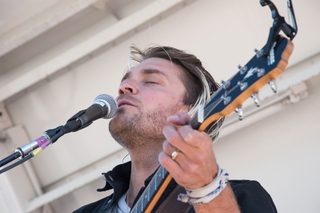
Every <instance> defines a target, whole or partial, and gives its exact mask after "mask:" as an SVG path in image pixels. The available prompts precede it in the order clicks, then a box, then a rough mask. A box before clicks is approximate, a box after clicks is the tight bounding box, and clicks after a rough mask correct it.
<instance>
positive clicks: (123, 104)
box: [118, 99, 135, 107]
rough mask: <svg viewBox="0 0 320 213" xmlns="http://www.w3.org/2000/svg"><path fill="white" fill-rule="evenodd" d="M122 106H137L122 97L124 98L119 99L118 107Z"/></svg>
mask: <svg viewBox="0 0 320 213" xmlns="http://www.w3.org/2000/svg"><path fill="white" fill-rule="evenodd" d="M121 106H133V107H135V105H134V104H133V103H131V102H130V101H128V100H125V99H122V100H120V101H118V107H121Z"/></svg>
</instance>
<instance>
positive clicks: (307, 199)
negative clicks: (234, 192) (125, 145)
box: [0, 0, 320, 212]
mask: <svg viewBox="0 0 320 213" xmlns="http://www.w3.org/2000/svg"><path fill="white" fill-rule="evenodd" d="M274 2H275V3H276V5H277V6H278V9H279V11H280V9H281V11H280V12H281V14H282V15H285V16H286V10H284V9H283V8H284V6H285V2H283V1H280V0H277V1H274ZM293 3H294V6H295V10H296V16H297V20H298V24H299V22H300V23H304V25H299V33H298V36H297V37H296V39H295V40H294V43H295V50H294V53H293V55H292V57H291V59H290V61H289V62H290V66H293V65H294V64H297V63H298V62H301V61H308V58H310V57H311V56H313V55H315V54H317V53H319V50H320V41H319V40H318V39H317V38H318V37H317V36H318V35H319V34H320V32H319V28H317V27H315V23H314V22H312V18H310V17H313V16H314V17H319V15H317V11H318V9H319V8H320V2H319V1H311V0H309V1H308V3H306V1H302V0H300V1H298V0H296V1H294V2H293ZM305 10H308V12H307V13H308V14H309V17H306V16H303V15H302V14H305ZM271 23H272V19H271V13H270V10H269V8H262V7H261V6H260V4H259V1H249V0H247V1H241V2H239V1H235V0H234V1H211V0H206V1H205V0H202V1H196V2H195V3H192V4H190V5H188V6H187V7H185V8H183V9H181V10H179V11H177V12H176V13H175V14H173V15H171V16H169V17H167V18H165V19H163V20H161V21H160V22H158V23H157V24H155V25H153V26H150V28H148V29H146V30H144V31H142V32H139V33H137V34H136V35H135V36H133V37H131V38H129V39H127V40H125V41H123V42H122V43H120V44H118V45H116V46H115V47H113V48H111V49H109V50H108V51H106V52H103V53H101V54H100V55H98V56H96V57H94V58H92V59H91V60H89V61H87V62H85V63H83V64H81V65H79V66H77V67H72V68H71V69H69V70H66V71H64V72H63V73H62V74H59V75H57V76H55V77H51V78H48V81H47V82H43V83H41V84H38V85H36V86H35V87H32V88H29V89H28V90H27V91H25V92H24V93H23V94H20V95H19V96H17V97H15V98H14V99H12V100H10V101H8V102H7V104H6V107H7V109H8V111H9V114H10V116H11V118H12V120H13V123H14V124H15V125H17V124H22V125H23V126H24V127H25V129H26V131H27V133H28V135H29V137H30V140H32V139H36V138H38V137H40V136H41V134H42V132H43V131H44V130H47V129H49V128H54V127H56V126H59V125H61V124H64V122H65V121H66V120H67V119H68V118H70V117H71V116H72V115H73V114H75V113H76V112H77V111H79V110H81V109H84V108H86V107H88V106H89V105H91V103H92V101H93V99H94V98H95V97H96V96H97V95H99V94H102V93H106V94H111V95H113V96H115V95H116V93H117V88H118V83H119V81H120V79H121V77H122V75H123V73H124V71H125V69H126V60H127V54H128V47H129V45H130V44H131V43H134V44H136V45H137V46H139V47H145V46H147V45H148V44H150V43H156V44H161V45H172V46H175V47H177V48H181V49H184V50H188V51H190V52H192V53H194V54H195V55H197V56H198V57H199V58H200V59H202V60H203V62H204V64H205V66H206V67H207V68H208V69H209V70H210V71H211V73H212V74H213V76H214V77H215V78H216V79H217V80H218V81H220V80H221V79H227V78H229V77H231V76H232V74H233V73H235V72H236V71H237V69H236V67H237V65H238V64H242V65H243V64H245V63H246V62H247V61H248V60H249V59H250V58H251V57H252V56H253V51H252V50H253V49H254V48H258V49H259V48H261V47H262V46H263V45H264V44H265V42H266V39H267V35H268V31H269V28H270V26H271ZM306 38H307V39H306ZM310 64H312V61H310ZM301 71H303V70H301ZM319 71H320V70H314V72H315V73H316V72H319ZM287 75H289V76H290V71H289V74H287ZM282 81H284V80H282V79H280V80H279V82H278V84H280V85H281V82H282ZM319 82H320V78H319V76H316V77H313V78H311V79H310V80H308V81H307V82H306V84H307V86H308V92H309V97H308V98H307V99H304V100H302V101H301V102H299V103H296V104H293V105H292V106H290V107H288V108H287V109H286V110H284V111H281V112H279V113H277V114H274V115H272V116H270V117H268V118H266V119H263V120H260V121H259V122H257V123H255V124H253V125H250V126H248V127H246V128H244V129H242V130H240V131H237V132H234V133H232V134H230V135H228V136H225V137H222V138H221V139H220V140H219V142H217V143H216V144H215V145H214V149H215V152H216V155H217V159H218V162H219V163H220V164H221V166H223V167H225V168H227V169H228V170H229V171H230V173H231V177H232V178H237V179H238V178H240V179H242V178H244V179H256V180H258V181H260V182H261V184H262V185H263V186H264V187H265V188H266V189H267V191H269V192H270V194H271V196H272V197H273V198H274V201H275V203H276V205H277V207H278V210H279V212H319V209H320V207H319V204H318V203H319V202H317V200H316V198H318V197H319V193H320V192H319V188H320V187H319V186H318V184H317V179H319V177H320V172H318V169H317V167H318V161H319V160H320V159H319V158H320V157H319V155H317V152H318V151H320V147H319V145H318V143H317V142H318V138H319V136H320V135H319V134H320V133H319V125H318V124H317V120H319V118H320V113H319V112H318V110H317V109H318V107H317V106H319V105H320V101H319V100H320V99H319V95H320V92H319V91H320V90H319V89H320V88H319V87H320V86H319V85H320V84H319ZM296 83H297V82H294V83H293V84H296ZM270 95H271V93H270ZM244 122H245V121H244ZM107 129H108V121H106V120H99V121H96V122H95V123H94V124H92V126H91V127H89V128H87V129H85V130H82V131H80V132H77V133H71V134H69V135H66V136H64V137H63V138H61V139H59V141H58V142H56V143H55V144H54V145H52V146H50V147H48V148H47V149H46V150H45V151H44V152H42V153H41V154H39V155H38V156H36V158H34V159H32V164H33V166H34V168H35V170H36V173H37V175H38V177H39V180H40V184H41V186H42V187H43V188H44V189H51V188H53V187H54V186H56V185H59V184H60V182H68V181H71V180H72V179H70V178H69V179H68V176H69V175H71V174H73V173H75V172H77V171H79V170H80V173H81V169H83V168H84V167H86V166H89V165H91V164H94V163H95V162H97V161H98V162H99V161H100V160H101V159H104V158H106V157H107V156H108V155H111V154H112V153H114V152H116V151H118V150H120V146H119V145H117V144H116V143H115V142H114V141H113V140H112V138H111V137H110V135H109V133H108V130H107ZM123 157H124V156H123ZM93 169H94V168H89V169H88V168H87V169H86V171H90V170H93ZM13 172H14V171H10V172H9V173H10V174H11V173H13ZM101 172H103V171H101ZM103 185H104V182H103V181H102V179H100V180H96V181H94V182H92V183H90V184H87V185H86V186H84V187H82V188H80V189H78V190H76V191H74V192H72V193H70V194H67V195H65V196H63V197H61V198H59V199H57V200H55V201H54V202H52V203H51V206H52V208H53V210H54V212H70V211H71V210H73V209H76V208H78V207H80V206H82V205H84V204H86V203H88V202H92V201H94V200H97V199H99V198H101V197H103V196H105V194H98V193H97V192H96V191H95V189H96V188H99V187H101V186H103ZM317 189H318V190H317ZM0 200H1V197H0Z"/></svg>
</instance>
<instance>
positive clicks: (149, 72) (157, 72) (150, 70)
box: [121, 69, 167, 82]
mask: <svg viewBox="0 0 320 213" xmlns="http://www.w3.org/2000/svg"><path fill="white" fill-rule="evenodd" d="M141 73H142V74H143V75H153V74H157V75H162V76H164V77H166V78H167V76H166V74H164V73H163V72H161V71H160V70H157V69H144V70H142V71H141ZM131 76H132V73H131V72H127V73H126V74H125V75H124V76H123V78H122V79H121V82H122V81H124V80H127V79H128V78H130V77H131Z"/></svg>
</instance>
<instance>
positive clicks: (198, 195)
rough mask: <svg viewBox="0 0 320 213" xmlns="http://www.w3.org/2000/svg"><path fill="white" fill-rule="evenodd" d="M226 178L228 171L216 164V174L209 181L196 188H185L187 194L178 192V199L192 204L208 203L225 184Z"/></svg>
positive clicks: (227, 177)
mask: <svg viewBox="0 0 320 213" xmlns="http://www.w3.org/2000/svg"><path fill="white" fill-rule="evenodd" d="M228 179H229V172H228V171H227V170H226V169H222V168H221V167H220V166H219V165H218V174H217V176H216V177H215V178H214V179H213V181H212V182H211V183H209V184H208V185H205V186H203V187H200V188H198V189H188V188H185V189H186V191H187V194H180V195H179V196H178V200H179V201H181V202H184V203H190V204H192V205H194V204H203V203H208V202H210V201H211V200H213V199H214V198H215V197H217V196H218V195H219V194H220V192H221V191H222V190H223V189H224V188H225V187H226V186H227V183H228Z"/></svg>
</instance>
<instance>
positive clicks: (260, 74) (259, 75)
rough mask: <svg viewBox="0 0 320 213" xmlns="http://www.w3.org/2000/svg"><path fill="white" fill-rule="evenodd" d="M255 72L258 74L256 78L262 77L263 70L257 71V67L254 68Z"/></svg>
mask: <svg viewBox="0 0 320 213" xmlns="http://www.w3.org/2000/svg"><path fill="white" fill-rule="evenodd" d="M255 71H256V72H257V73H258V77H261V76H263V75H264V69H261V70H260V69H258V68H257V67H256V68H255Z"/></svg>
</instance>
